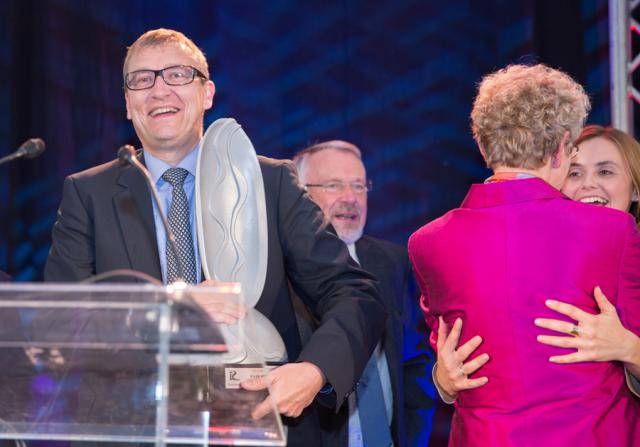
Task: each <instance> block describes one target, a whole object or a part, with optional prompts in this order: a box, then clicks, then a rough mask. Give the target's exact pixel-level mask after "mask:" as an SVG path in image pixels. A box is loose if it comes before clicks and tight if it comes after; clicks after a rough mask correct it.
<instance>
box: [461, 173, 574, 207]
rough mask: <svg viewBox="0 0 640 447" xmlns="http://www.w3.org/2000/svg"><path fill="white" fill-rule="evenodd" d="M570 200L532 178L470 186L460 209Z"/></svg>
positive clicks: (538, 179)
mask: <svg viewBox="0 0 640 447" xmlns="http://www.w3.org/2000/svg"><path fill="white" fill-rule="evenodd" d="M558 198H563V199H567V200H570V199H569V198H568V197H567V196H565V195H564V194H562V193H561V192H560V191H559V190H557V189H556V188H554V187H553V186H551V185H550V184H548V183H547V182H545V181H544V180H542V179H540V178H538V177H533V178H529V179H523V180H518V181H515V182H514V181H506V182H493V183H484V184H475V185H471V189H469V192H468V193H467V196H466V197H465V199H464V201H463V202H462V205H460V207H461V208H487V207H493V206H501V205H507V204H511V203H520V202H530V201H534V200H541V199H558Z"/></svg>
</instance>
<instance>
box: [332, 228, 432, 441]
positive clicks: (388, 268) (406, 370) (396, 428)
mask: <svg viewBox="0 0 640 447" xmlns="http://www.w3.org/2000/svg"><path fill="white" fill-rule="evenodd" d="M355 245H356V254H357V255H358V259H359V261H360V265H361V266H362V268H363V269H365V270H367V271H368V272H370V273H372V274H373V275H374V276H376V277H377V278H378V281H379V288H380V292H381V295H382V297H383V301H384V303H385V306H386V308H387V313H388V315H389V317H388V318H387V322H386V326H385V333H384V334H383V337H382V348H383V350H384V352H385V354H386V356H387V362H388V365H389V374H390V378H391V388H392V390H393V419H392V424H391V434H392V437H393V442H394V445H395V446H396V447H405V446H416V447H417V446H421V447H422V446H426V445H427V443H428V441H429V433H430V431H431V419H432V416H433V412H434V409H435V394H434V393H435V391H434V389H433V384H432V383H431V368H432V366H433V356H432V355H431V352H430V351H429V348H428V345H427V338H428V332H427V328H426V324H425V321H424V318H423V317H422V312H421V311H420V308H419V305H418V292H417V288H416V284H415V281H414V279H413V271H412V269H411V264H410V263H409V258H408V256H407V250H406V249H405V248H404V247H401V246H399V245H396V244H393V243H391V242H388V241H384V240H381V239H376V238H373V237H370V236H366V235H365V236H362V237H361V238H360V239H358V241H357V242H356V244H355ZM319 412H320V415H321V426H322V430H323V437H324V440H325V442H324V445H325V446H332V447H333V446H336V447H342V446H347V445H348V419H349V413H348V406H347V405H346V404H345V405H343V406H342V408H341V409H340V411H339V413H338V415H335V414H334V413H333V412H332V411H331V410H327V409H324V408H320V409H319Z"/></svg>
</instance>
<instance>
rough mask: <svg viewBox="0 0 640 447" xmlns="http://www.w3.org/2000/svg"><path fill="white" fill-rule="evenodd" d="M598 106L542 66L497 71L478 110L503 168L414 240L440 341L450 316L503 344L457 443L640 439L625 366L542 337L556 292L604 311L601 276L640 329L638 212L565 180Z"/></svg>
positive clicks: (454, 437)
mask: <svg viewBox="0 0 640 447" xmlns="http://www.w3.org/2000/svg"><path fill="white" fill-rule="evenodd" d="M588 108H589V101H588V99H587V97H586V95H585V93H584V91H583V89H582V88H581V87H580V86H579V85H578V84H576V83H575V82H574V81H573V80H571V79H570V78H569V77H568V76H567V75H565V74H563V73H561V72H558V71H556V70H552V69H549V68H547V67H545V66H542V65H536V66H533V67H526V66H511V67H508V68H506V69H504V70H500V71H498V72H496V73H494V74H492V75H489V76H487V77H486V78H485V79H484V80H483V81H482V83H481V85H480V88H479V92H478V96H477V97H476V100H475V103H474V108H473V112H472V115H471V117H472V122H473V131H474V137H475V139H476V141H477V142H478V145H479V147H480V150H481V152H482V153H483V156H484V158H485V160H486V162H487V164H488V166H489V167H490V168H492V169H493V170H494V175H493V176H492V177H490V178H489V179H487V182H485V184H482V185H473V186H472V187H471V190H470V191H469V193H468V195H467V197H466V198H465V200H464V202H463V203H462V205H461V207H460V208H458V209H456V210H453V211H451V212H449V213H447V214H446V215H445V216H443V217H441V218H440V219H437V220H435V221H433V222H431V223H430V224H428V225H426V226H424V227H422V228H421V229H420V230H418V231H417V232H416V233H414V235H412V237H411V239H410V241H409V253H410V256H411V258H412V261H413V263H414V267H415V271H416V276H417V278H418V281H419V283H420V286H421V290H422V306H423V308H424V310H425V316H426V318H427V322H428V323H429V325H430V326H431V328H432V340H431V341H432V344H433V345H434V347H436V346H437V345H438V340H437V337H438V335H436V334H438V332H440V336H442V330H440V331H438V329H439V324H440V323H439V318H442V319H443V320H442V321H443V322H444V323H445V324H447V325H449V326H450V325H451V324H453V322H454V321H456V320H457V319H458V318H461V319H462V320H464V322H465V325H464V330H463V332H462V337H461V343H463V344H464V343H466V342H467V341H468V340H469V339H470V337H469V335H470V334H483V350H484V351H487V352H490V353H491V360H490V361H489V362H487V363H486V364H485V365H484V366H483V368H482V371H483V373H482V374H483V375H484V376H487V377H489V381H488V382H487V383H486V384H485V385H484V386H481V387H479V388H475V389H469V390H466V391H465V392H463V393H461V394H460V395H459V396H458V399H457V401H456V404H455V405H456V412H455V414H454V418H453V422H452V432H451V436H450V444H451V445H464V446H467V445H478V446H491V445H495V446H509V445H513V446H539V445H544V444H546V445H563V446H564V445H571V444H578V443H579V444H580V445H581V446H598V445H620V446H633V445H640V424H639V423H638V414H639V412H640V403H639V402H638V401H636V400H634V398H633V397H632V395H631V394H630V392H629V390H628V389H627V387H626V386H625V383H624V371H623V368H622V366H621V364H619V363H614V362H600V363H581V364H573V365H563V364H554V363H551V362H549V361H548V358H549V357H551V356H553V355H558V354H562V353H563V350H562V349H560V348H557V347H552V346H547V345H544V344H541V343H538V342H537V340H536V336H537V335H538V334H539V333H540V329H538V328H536V327H535V326H534V325H533V324H532V321H533V318H534V317H536V316H542V317H547V318H550V317H553V312H552V311H551V310H550V309H548V308H547V307H545V304H544V303H545V300H547V299H550V298H557V297H563V299H565V300H567V301H568V302H570V303H571V304H573V305H575V306H577V307H579V308H581V309H583V310H588V311H591V312H592V313H595V312H594V311H595V309H596V308H597V306H596V304H595V301H594V299H593V298H592V296H591V293H592V291H593V288H594V286H595V285H600V286H601V287H602V290H603V291H604V292H605V293H606V294H607V296H608V297H609V298H610V299H611V301H612V303H613V304H614V305H615V306H616V307H617V309H618V311H619V313H620V316H621V319H622V320H623V323H624V324H625V326H626V327H627V328H629V329H630V330H632V331H634V332H635V333H638V332H640V236H638V233H637V232H636V229H635V225H634V222H633V220H632V219H631V217H630V216H628V215H625V214H624V213H620V212H618V211H615V210H611V209H605V208H597V207H593V206H592V205H588V204H582V203H579V202H573V201H571V200H569V199H568V198H567V197H566V196H564V195H563V194H562V193H561V192H560V191H558V189H559V188H560V186H561V185H562V184H563V182H564V179H565V177H566V175H567V172H568V169H569V163H570V155H571V154H572V152H573V141H574V140H575V138H576V137H577V136H578V133H579V130H580V128H581V127H582V124H583V121H584V119H585V117H586V114H587V111H588ZM549 334H551V332H549ZM440 348H442V346H440ZM474 358H475V359H479V360H474ZM474 361H475V362H476V363H475V364H473V362H474ZM483 361H485V360H484V359H482V356H478V354H476V353H474V354H472V356H471V363H466V364H464V366H462V368H460V370H459V375H460V376H461V377H465V378H466V377H467V376H469V375H470V376H471V377H470V378H471V379H475V378H476V377H475V376H474V375H473V370H474V369H475V368H477V366H479V364H480V363H482V362H483ZM461 365H462V363H461ZM465 368H466V369H465Z"/></svg>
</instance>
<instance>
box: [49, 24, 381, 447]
mask: <svg viewBox="0 0 640 447" xmlns="http://www.w3.org/2000/svg"><path fill="white" fill-rule="evenodd" d="M123 79H124V95H125V102H126V110H127V118H129V119H130V120H131V121H132V123H133V126H134V128H135V131H136V134H137V136H138V138H139V139H140V142H141V144H142V150H141V151H139V154H138V158H139V159H140V161H141V162H142V163H144V164H145V165H146V167H147V168H148V169H149V171H150V173H151V176H152V178H153V179H154V181H155V182H156V186H157V188H158V191H159V195H160V199H161V201H162V202H163V204H164V208H165V209H167V210H169V212H168V215H169V219H168V220H169V226H171V227H172V229H173V231H174V233H176V240H177V242H178V244H177V245H178V252H180V253H181V256H180V257H181V258H182V263H183V264H184V265H185V269H184V270H185V274H184V277H185V280H186V281H187V282H190V283H200V282H201V281H202V279H203V278H202V271H201V268H200V265H201V264H200V256H199V253H198V243H197V240H196V239H197V234H196V231H195V204H194V196H195V193H194V189H195V181H196V179H195V175H196V164H197V157H198V153H199V150H200V140H201V139H202V136H203V120H204V113H205V111H206V110H208V109H210V108H211V107H212V105H213V97H214V94H215V85H214V83H213V81H212V80H211V79H210V76H209V70H208V67H207V61H206V59H205V57H204V54H203V53H202V51H201V50H200V49H199V48H198V47H197V46H196V45H195V44H194V43H193V42H192V41H191V40H190V39H188V38H187V37H186V36H185V35H183V34H182V33H179V32H177V31H173V30H167V29H157V30H152V31H149V32H147V33H145V34H143V35H142V36H140V38H138V40H136V42H134V44H133V45H132V46H131V47H130V48H129V49H128V52H127V56H126V59H125V62H124V68H123ZM258 163H259V166H260V169H261V173H262V181H263V184H264V198H265V202H266V221H267V223H268V224H267V240H268V259H267V266H266V281H265V286H264V289H263V290H262V294H261V295H260V298H259V300H258V302H257V304H256V306H255V308H256V309H257V310H258V311H260V312H262V313H263V314H264V315H265V316H266V317H267V318H268V319H269V320H270V321H271V322H272V323H273V325H274V326H275V327H276V329H277V330H278V333H279V335H280V336H281V337H282V339H283V341H284V344H285V346H286V351H287V355H288V359H289V361H290V363H287V364H285V365H282V366H279V367H277V368H275V369H273V370H272V371H271V372H270V373H269V378H270V379H271V380H270V382H271V387H270V391H271V396H272V397H273V401H274V404H275V406H276V408H277V409H278V411H280V412H281V413H282V414H283V415H284V416H288V417H287V418H285V424H287V425H288V426H289V430H288V445H289V446H304V447H312V446H314V445H318V442H319V439H318V437H317V436H315V433H317V432H318V431H319V428H318V425H319V424H318V418H317V415H316V413H315V405H311V403H312V402H313V401H314V399H315V397H316V396H317V395H318V393H319V391H320V390H321V389H322V388H323V387H324V389H325V391H327V393H323V395H322V396H321V397H322V400H323V402H324V403H330V404H334V405H335V407H336V408H337V407H339V406H340V405H341V404H342V402H343V401H344V400H345V399H346V398H347V396H348V395H349V394H350V393H351V390H352V388H353V386H354V384H355V382H356V380H357V379H358V377H359V375H360V373H361V372H362V370H363V369H364V367H365V365H366V363H367V360H368V358H369V356H370V354H371V352H372V351H373V349H374V348H375V345H376V343H377V340H378V339H379V337H380V334H381V333H382V326H384V319H385V311H384V308H383V306H382V304H381V303H380V298H379V292H378V290H377V288H376V283H375V281H374V279H373V278H372V276H371V275H369V274H368V273H366V272H365V271H364V270H362V269H360V268H358V267H357V266H355V265H354V264H351V263H349V262H348V260H349V253H348V251H347V249H346V248H345V247H344V244H342V242H340V240H339V239H338V238H337V237H336V236H335V234H333V233H331V232H329V231H327V230H326V229H325V228H324V226H323V219H322V213H321V212H320V210H319V209H318V207H317V206H316V205H315V204H314V203H313V202H312V201H311V200H309V198H308V197H307V196H306V194H305V193H304V191H303V190H302V188H300V187H299V186H298V184H297V179H296V177H295V168H294V167H293V165H292V164H291V163H290V162H287V161H281V160H273V159H269V158H265V157H258ZM174 204H176V206H175V213H174V207H173V205H174ZM172 216H175V221H176V223H175V225H174V224H172ZM172 256H173V252H172V251H171V250H168V249H167V243H166V237H165V233H164V229H163V226H162V223H161V218H160V215H159V212H158V209H157V207H156V205H155V204H153V203H152V202H151V196H150V194H149V192H148V190H147V188H146V185H145V182H144V178H143V176H142V175H141V174H140V173H139V172H138V171H137V170H135V169H133V167H131V166H129V165H127V166H123V165H122V164H120V163H118V161H117V160H115V161H112V162H109V163H106V164H103V165H101V166H97V167H94V168H91V169H89V170H86V171H84V172H81V173H78V174H73V175H71V176H69V177H68V178H67V179H66V180H65V184H64V191H63V197H62V203H61V205H60V210H59V212H58V218H57V221H56V224H55V226H54V229H53V244H52V247H51V251H50V253H49V258H48V259H47V265H46V268H45V279H46V280H47V281H78V280H82V279H85V278H87V277H90V276H92V275H96V274H100V273H103V272H106V271H111V270H115V269H133V270H137V271H140V272H143V273H146V274H148V275H150V276H152V277H154V278H157V279H160V280H162V281H163V282H165V283H171V282H172V275H174V274H175V264H176V262H175V259H174V258H173V257H172ZM289 285H291V286H292V287H293V289H294V290H295V292H296V293H297V295H298V296H300V297H301V298H302V299H303V300H304V302H305V304H306V305H307V306H308V307H309V308H310V309H311V310H312V312H313V313H314V316H315V317H316V318H318V319H319V320H321V321H322V322H323V324H322V325H321V326H320V328H319V329H318V331H317V332H316V333H315V334H314V336H313V338H312V339H311V340H309V343H308V344H307V345H303V344H302V343H301V340H300V337H299V335H298V331H297V330H296V329H297V328H296V320H295V314H294V310H293V306H292V297H291V294H290V289H289V287H288V286H289ZM194 299H196V300H199V298H198V297H195V298H194ZM201 304H203V307H205V308H206V304H207V303H202V302H201ZM237 317H240V315H237ZM257 382H259V383H257V384H255V383H252V384H251V388H252V389H257V388H260V387H263V388H264V387H266V386H267V385H266V381H264V380H263V379H260V380H258V381H257ZM243 386H245V387H249V386H247V384H246V383H245V384H243ZM263 404H264V403H263ZM263 404H261V405H260V406H258V407H257V408H256V409H255V410H254V414H253V416H254V417H259V416H261V415H263V412H264V411H268V410H269V409H270V408H271V407H270V406H267V405H263ZM303 410H305V411H304V412H303Z"/></svg>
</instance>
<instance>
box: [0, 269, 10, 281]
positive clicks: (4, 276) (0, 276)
mask: <svg viewBox="0 0 640 447" xmlns="http://www.w3.org/2000/svg"><path fill="white" fill-rule="evenodd" d="M6 281H11V276H9V275H7V274H6V273H5V272H3V271H2V270H0V282H6Z"/></svg>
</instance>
